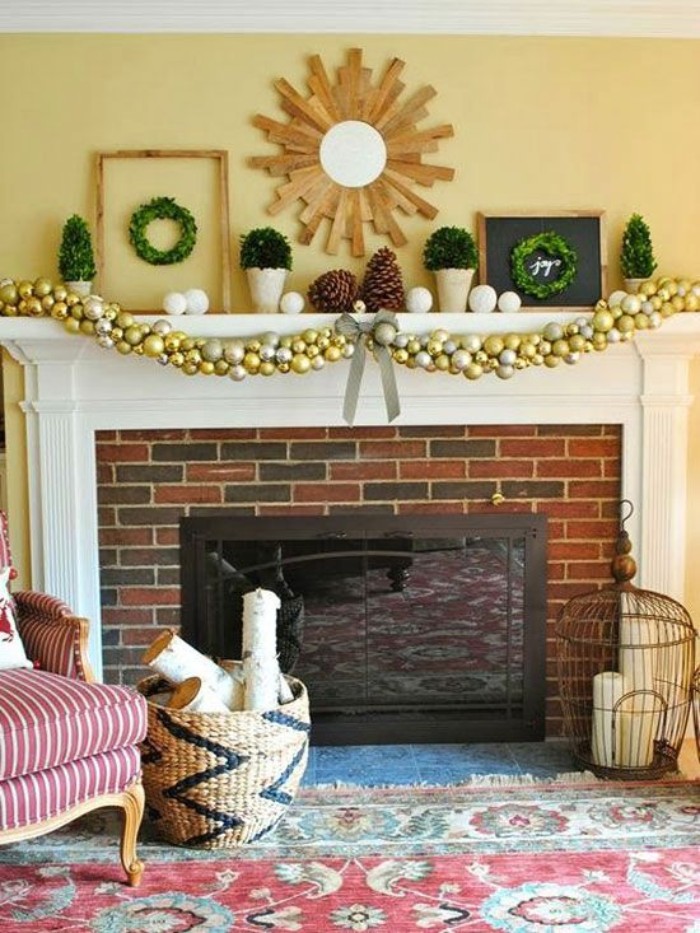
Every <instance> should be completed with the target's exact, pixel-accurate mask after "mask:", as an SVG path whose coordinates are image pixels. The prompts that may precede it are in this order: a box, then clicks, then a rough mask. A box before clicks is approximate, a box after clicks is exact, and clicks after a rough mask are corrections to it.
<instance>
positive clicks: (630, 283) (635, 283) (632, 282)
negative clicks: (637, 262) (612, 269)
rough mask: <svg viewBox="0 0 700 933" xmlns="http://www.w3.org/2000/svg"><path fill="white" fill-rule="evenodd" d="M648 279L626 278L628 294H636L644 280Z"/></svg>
mask: <svg viewBox="0 0 700 933" xmlns="http://www.w3.org/2000/svg"><path fill="white" fill-rule="evenodd" d="M646 281H647V280H646V279H625V291H626V292H627V294H628V295H636V294H637V292H638V291H639V287H640V285H641V284H642V282H646Z"/></svg>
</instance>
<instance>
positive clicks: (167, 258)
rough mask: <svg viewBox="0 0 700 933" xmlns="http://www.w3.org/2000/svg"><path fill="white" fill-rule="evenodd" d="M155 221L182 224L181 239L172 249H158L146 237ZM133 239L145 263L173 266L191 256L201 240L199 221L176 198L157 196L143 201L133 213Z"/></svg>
mask: <svg viewBox="0 0 700 933" xmlns="http://www.w3.org/2000/svg"><path fill="white" fill-rule="evenodd" d="M154 220H174V221H175V222H176V223H178V224H180V239H179V240H178V241H177V243H176V244H175V246H173V248H172V249H168V250H162V249H156V248H155V246H153V245H152V244H151V243H150V242H149V241H148V238H147V237H146V229H147V227H148V225H149V224H150V223H152V222H153V221H154ZM129 239H130V240H131V245H132V246H133V247H134V249H135V250H136V255H137V256H140V257H141V259H143V260H144V262H149V263H150V264H151V265H152V266H171V265H172V264H173V263H176V262H182V260H183V259H187V257H188V256H189V255H190V253H191V252H192V250H193V249H194V245H195V243H196V242H197V224H196V223H195V219H194V217H193V216H192V214H191V213H190V212H189V211H188V210H187V208H186V207H181V206H180V205H179V204H178V203H177V202H176V201H175V199H174V198H153V200H152V201H149V202H148V204H142V205H141V207H139V208H138V209H137V210H135V211H134V213H133V214H132V215H131V221H130V222H129Z"/></svg>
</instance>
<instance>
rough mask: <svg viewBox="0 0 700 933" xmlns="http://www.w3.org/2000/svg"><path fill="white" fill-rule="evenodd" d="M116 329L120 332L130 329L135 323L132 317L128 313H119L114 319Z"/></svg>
mask: <svg viewBox="0 0 700 933" xmlns="http://www.w3.org/2000/svg"><path fill="white" fill-rule="evenodd" d="M115 323H116V325H117V327H121V329H122V330H126V329H127V328H128V327H132V326H133V325H134V323H135V321H134V315H133V314H129V312H128V311H120V312H119V314H118V315H117V317H116V322H115Z"/></svg>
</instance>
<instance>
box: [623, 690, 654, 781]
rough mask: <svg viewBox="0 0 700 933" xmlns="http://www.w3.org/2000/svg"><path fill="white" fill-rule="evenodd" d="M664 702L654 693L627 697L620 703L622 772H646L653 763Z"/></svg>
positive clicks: (628, 695) (635, 694)
mask: <svg viewBox="0 0 700 933" xmlns="http://www.w3.org/2000/svg"><path fill="white" fill-rule="evenodd" d="M663 706H664V701H663V699H662V697H660V696H659V695H658V694H657V693H651V692H644V691H642V692H638V693H629V694H627V695H626V696H625V697H624V699H623V700H622V703H620V720H621V722H622V748H621V749H620V758H619V764H620V765H621V766H622V767H623V768H647V767H649V765H651V764H652V763H653V761H654V739H655V738H656V734H657V731H658V728H659V722H660V719H661V712H662V708H663Z"/></svg>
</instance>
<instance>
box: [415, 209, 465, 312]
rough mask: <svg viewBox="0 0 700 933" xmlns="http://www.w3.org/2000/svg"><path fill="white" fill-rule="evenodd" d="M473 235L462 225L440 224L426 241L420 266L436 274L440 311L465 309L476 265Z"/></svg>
mask: <svg viewBox="0 0 700 933" xmlns="http://www.w3.org/2000/svg"><path fill="white" fill-rule="evenodd" d="M477 261H478V257H477V251H476V243H475V242H474V237H473V236H472V235H471V233H469V231H468V230H465V229H464V228H463V227H440V228H439V229H438V230H436V231H435V232H434V233H432V234H431V235H430V236H429V237H428V239H427V240H426V243H425V247H424V249H423V265H424V266H425V268H426V269H428V270H429V271H430V272H434V273H435V281H436V284H437V290H438V306H439V308H440V311H448V312H450V311H452V312H454V311H459V312H461V311H466V310H467V299H468V297H469V289H470V288H471V284H472V279H473V278H474V273H475V271H476V266H477Z"/></svg>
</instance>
